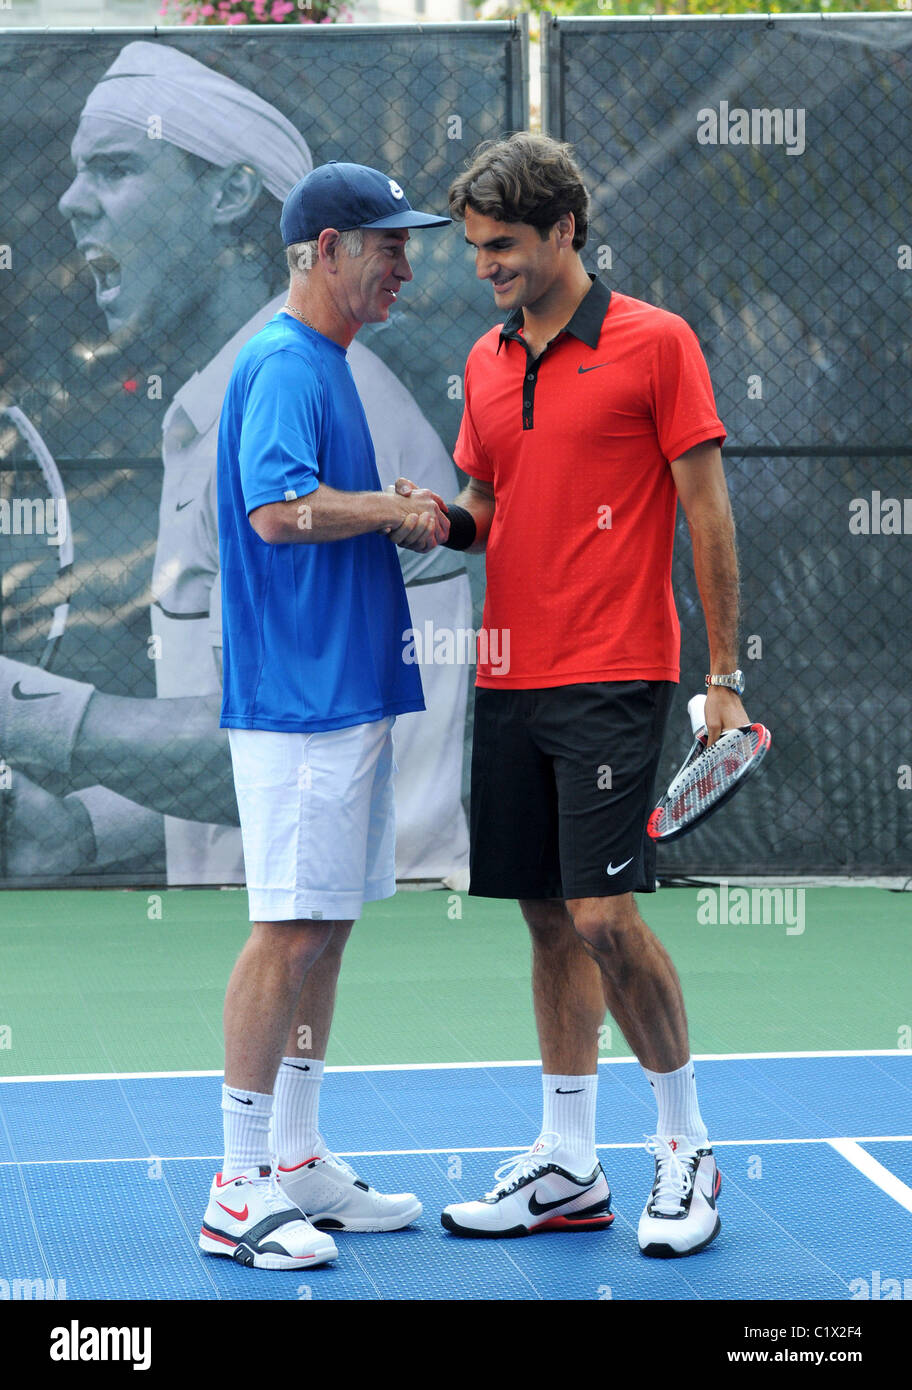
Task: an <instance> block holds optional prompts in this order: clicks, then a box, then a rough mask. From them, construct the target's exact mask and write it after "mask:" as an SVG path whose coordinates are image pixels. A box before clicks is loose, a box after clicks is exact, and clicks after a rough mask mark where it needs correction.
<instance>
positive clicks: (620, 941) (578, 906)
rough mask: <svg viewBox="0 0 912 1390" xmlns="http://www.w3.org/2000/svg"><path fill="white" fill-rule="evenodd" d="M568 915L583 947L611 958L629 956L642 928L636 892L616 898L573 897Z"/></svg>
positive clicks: (568, 903)
mask: <svg viewBox="0 0 912 1390" xmlns="http://www.w3.org/2000/svg"><path fill="white" fill-rule="evenodd" d="M567 912H568V913H569V916H570V920H571V922H572V923H573V929H574V931H575V932H576V934H577V935H578V936H579V938H580V940H581V941H582V942H583V944H584V945H585V946H587V947H588V948H590V949H591V950H593V951H597V952H598V954H599V955H600V956H602V957H608V958H609V959H610V958H618V957H620V956H623V955H626V954H627V953H628V952H629V950H630V945H631V941H632V939H633V938H634V937H636V936H638V935H639V933H640V931H641V929H642V919H641V918H640V915H639V913H638V912H637V910H636V907H635V905H634V901H633V894H632V893H622V894H620V895H618V896H617V897H612V898H569V899H568V900H567Z"/></svg>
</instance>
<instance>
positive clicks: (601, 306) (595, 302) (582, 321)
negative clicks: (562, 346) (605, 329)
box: [497, 274, 611, 352]
mask: <svg viewBox="0 0 912 1390" xmlns="http://www.w3.org/2000/svg"><path fill="white" fill-rule="evenodd" d="M589 279H590V280H591V281H592V285H591V287H590V288H589V290H587V292H586V293H585V294H584V295H583V297H582V299H581V300H580V302H579V304H578V305H577V307H576V310H575V312H574V314H573V317H572V318H571V319H570V321H569V323H566V324H564V327H563V328H562V329H561V330H560V332H561V333H572V334H573V336H574V338H578V339H579V340H580V342H581V343H585V344H586V346H587V347H590V348H593V349H594V348H597V347H598V343H599V336H600V334H601V331H602V324H603V323H604V321H605V315H606V314H607V312H608V305H609V303H610V301H611V291H610V290H609V288H608V286H607V285H603V284H602V282H601V280H599V279H598V278H597V276H595V275H592V274H590V275H589ZM523 323H524V319H523V311H522V308H521V307H520V308H517V309H511V310H510V313H509V314H508V315H507V317H506V319H505V320H504V324H503V327H502V328H501V330H500V338H499V340H498V343H497V351H498V352H500V349H501V345H502V344H503V343H504V342H505V341H506V340H507V339H508V338H517V339H519V341H520V342H522V341H523V340H522V339H521V338H520V335H519V330H520V329H521V328H522V326H523ZM556 336H557V334H555V337H556ZM551 342H554V338H552V339H551ZM549 346H550V344H549Z"/></svg>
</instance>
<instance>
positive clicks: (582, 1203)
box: [440, 1134, 614, 1239]
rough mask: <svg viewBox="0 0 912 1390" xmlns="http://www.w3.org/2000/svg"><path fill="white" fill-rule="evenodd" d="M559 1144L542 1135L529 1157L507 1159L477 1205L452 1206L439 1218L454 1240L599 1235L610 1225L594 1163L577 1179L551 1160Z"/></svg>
mask: <svg viewBox="0 0 912 1390" xmlns="http://www.w3.org/2000/svg"><path fill="white" fill-rule="evenodd" d="M559 1143H560V1136H559V1135H556V1134H546V1135H542V1137H541V1139H539V1140H538V1142H537V1143H536V1144H535V1145H534V1147H533V1148H531V1149H529V1150H528V1152H526V1153H522V1154H519V1155H517V1156H516V1157H515V1158H508V1159H506V1160H505V1162H503V1163H501V1164H500V1166H499V1167H498V1168H497V1169H496V1171H495V1173H494V1178H495V1186H494V1187H493V1188H492V1190H491V1191H490V1192H488V1193H487V1194H486V1195H485V1196H484V1197H483V1198H482V1199H481V1200H480V1201H477V1202H456V1203H454V1204H453V1205H451V1206H448V1207H445V1208H444V1211H443V1214H442V1216H441V1218H440V1220H441V1222H442V1223H443V1225H444V1226H445V1227H446V1229H447V1230H448V1231H451V1232H452V1234H453V1235H454V1236H476V1237H488V1238H489V1239H503V1238H505V1237H508V1236H528V1235H532V1234H533V1232H535V1231H600V1230H604V1229H605V1227H607V1226H610V1225H611V1223H612V1221H613V1220H614V1214H613V1212H612V1210H611V1191H610V1189H609V1187H608V1181H607V1179H606V1177H605V1174H604V1173H603V1172H602V1165H601V1164H600V1163H596V1165H595V1167H594V1169H593V1170H592V1172H591V1173H589V1174H588V1175H587V1176H585V1177H575V1176H574V1175H573V1173H568V1172H567V1170H566V1169H565V1168H559V1167H558V1166H557V1164H556V1163H549V1162H548V1156H549V1154H552V1153H554V1151H555V1149H556V1148H557V1147H558V1145H559Z"/></svg>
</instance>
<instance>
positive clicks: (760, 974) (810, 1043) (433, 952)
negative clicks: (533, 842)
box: [0, 887, 912, 1076]
mask: <svg viewBox="0 0 912 1390" xmlns="http://www.w3.org/2000/svg"><path fill="white" fill-rule="evenodd" d="M701 891H702V893H703V896H702V897H700V896H698V894H699V893H700V892H701ZM779 891H780V892H781V891H782V890H779ZM789 891H790V892H792V893H793V894H794V893H795V892H796V891H797V890H789ZM801 891H803V892H804V899H803V902H799V900H798V899H794V898H793V899H792V900H791V903H789V902H788V901H786V903H785V907H786V910H787V916H790V917H791V918H792V920H793V922H795V918H796V915H798V912H799V910H800V913H801V914H802V916H798V921H797V923H795V925H793V928H792V931H791V933H789V931H788V930H787V925H788V923H787V920H785V919H783V921H782V922H781V923H780V925H774V924H772V923H770V922H767V923H766V924H763V922H762V912H761V908H760V905H759V904H757V905H755V908H754V911H753V912H752V913H751V915H752V916H753V917H754V919H755V924H754V925H747V924H745V925H731V924H729V923H724V922H721V921H715V922H714V921H707V920H706V918H707V917H710V918H712V917H716V918H719V917H722V916H724V913H723V912H722V910H721V908H720V907H719V902H718V900H716V901H714V902H713V901H710V900H709V899H708V898H707V897H706V892H707V890H698V889H696V888H663V889H661V890H660V891H659V892H658V893H657V894H655V895H654V896H644V897H642V898H641V899H640V900H639V901H640V908H641V910H642V912H643V914H644V916H645V917H646V919H647V921H648V922H649V923H650V925H651V926H652V927H653V929H654V930H655V931H656V932H657V934H658V935H659V937H660V938H661V939H662V941H663V942H664V943H665V945H666V946H667V948H668V950H669V952H670V953H671V956H672V959H673V960H674V962H675V964H676V965H677V968H678V971H679V973H680V975H681V978H682V981H683V985H684V993H685V999H686V1001H687V1007H688V1014H689V1019H690V1030H691V1044H692V1050H693V1052H694V1054H706V1053H726V1052H745V1051H757V1052H776V1051H794V1050H808V1051H826V1050H830V1049H833V1050H837V1049H842V1050H855V1049H858V1050H876V1049H892V1048H897V1047H908V1046H909V1045H910V1040H909V1028H910V1025H912V1000H910V986H909V978H910V975H909V969H908V963H909V959H910V949H909V948H910V938H912V912H910V900H909V898H908V897H907V896H906V895H904V894H901V893H891V892H887V891H884V890H882V889H876V888H848V887H847V888H807V889H804V890H801ZM733 892H734V888H732V889H730V890H729V893H730V895H731V893H733ZM730 915H732V916H734V915H735V914H734V912H731V913H730ZM767 915H772V914H767ZM701 918H702V920H701ZM797 926H803V930H801V931H798V930H797V929H796V928H797ZM247 931H248V922H247V897H246V894H245V893H244V892H242V891H218V890H199V891H180V890H172V891H169V892H161V893H157V894H155V893H147V892H123V891H112V890H101V891H88V890H87V891H81V892H80V891H61V892H20V893H16V892H7V893H4V894H3V896H2V904H0V1075H4V1076H22V1075H47V1074H55V1075H56V1074H61V1073H99V1072H121V1071H137V1072H148V1071H181V1070H216V1069H219V1068H220V1067H221V1065H222V1033H221V1013H222V1001H223V998H224V992H225V985H226V982H227V980H228V976H229V974H230V971H231V967H232V964H233V962H234V960H235V958H236V956H237V953H238V951H239V950H240V948H241V946H242V945H243V942H244V940H245V938H246V936H247ZM609 1025H610V1021H609ZM904 1030H905V1031H904ZM604 1042H605V1043H606V1046H605V1047H604V1049H603V1052H602V1055H603V1056H604V1057H621V1056H627V1055H629V1050H628V1048H627V1046H626V1043H625V1042H624V1040H623V1038H622V1037H621V1035H620V1033H619V1031H618V1029H617V1028H614V1027H611V1026H609V1028H608V1030H606V1032H605V1036H604ZM537 1056H538V1044H537V1041H536V1036H535V1027H534V1021H533V1016H532V1007H531V998H530V992H529V945H528V936H527V933H526V930H525V927H524V925H523V923H522V920H521V918H520V915H519V911H518V908H517V907H516V905H515V904H513V903H506V902H499V901H493V900H491V899H483V898H470V897H467V896H464V895H457V894H450V893H446V892H427V893H414V892H410V893H399V894H398V895H397V896H396V898H394V899H391V900H389V901H387V902H383V903H377V904H372V905H370V906H369V907H368V909H367V910H366V912H365V915H364V917H363V918H362V920H361V922H360V923H359V924H358V925H357V926H356V928H355V930H354V932H353V934H352V939H351V942H350V945H349V947H348V950H347V953H346V959H345V962H344V965H343V969H342V976H341V980H340V985H339V997H338V1005H337V1011H336V1019H335V1023H334V1027H333V1035H332V1040H331V1044H330V1050H329V1056H328V1058H327V1061H328V1062H329V1064H330V1065H336V1066H344V1065H356V1066H360V1065H366V1064H370V1063H374V1064H376V1063H396V1062H400V1063H404V1062H413V1063H414V1062H470V1061H476V1062H477V1061H498V1060H500V1061H507V1060H530V1059H534V1058H535V1057H537Z"/></svg>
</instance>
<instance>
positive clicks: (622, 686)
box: [469, 680, 674, 898]
mask: <svg viewBox="0 0 912 1390" xmlns="http://www.w3.org/2000/svg"><path fill="white" fill-rule="evenodd" d="M673 692H674V684H673V683H672V682H671V681H645V680H639V681H597V682H594V683H592V684H586V685H561V686H555V687H554V688H552V689H548V690H490V689H488V688H486V687H481V686H479V687H478V688H477V690H476V691H475V735H474V741H473V745H472V800H471V808H470V835H471V852H470V868H471V885H470V887H469V892H470V893H473V894H477V895H478V896H480V897H486V898H603V897H614V896H616V895H618V894H620V893H630V892H633V891H636V892H640V893H652V892H654V891H655V844H654V842H653V841H652V840H650V839H649V837H648V836H647V834H646V822H647V820H648V819H649V815H650V813H651V811H652V810H653V806H654V801H653V794H654V782H655V776H656V770H657V767H658V762H659V755H660V753H661V751H662V737H663V735H664V732H665V721H666V719H667V716H668V707H669V704H670V703H671V697H672V694H673Z"/></svg>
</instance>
